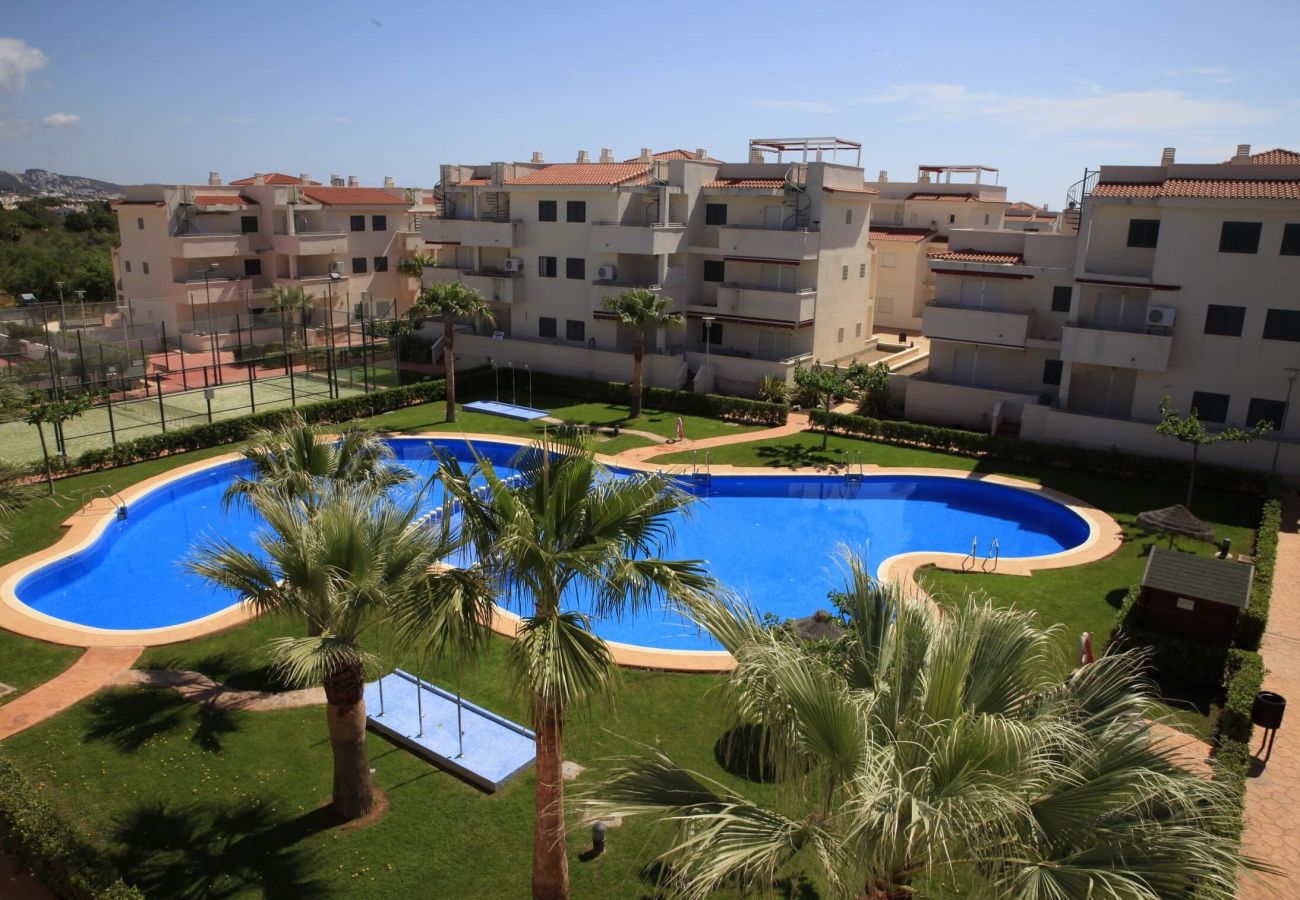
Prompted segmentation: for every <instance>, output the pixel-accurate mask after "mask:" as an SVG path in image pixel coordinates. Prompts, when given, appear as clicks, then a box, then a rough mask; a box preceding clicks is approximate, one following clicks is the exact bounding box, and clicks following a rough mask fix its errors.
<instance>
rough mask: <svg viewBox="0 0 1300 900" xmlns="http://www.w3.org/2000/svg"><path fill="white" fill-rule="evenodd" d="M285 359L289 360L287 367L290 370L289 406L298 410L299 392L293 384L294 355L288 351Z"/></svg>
mask: <svg viewBox="0 0 1300 900" xmlns="http://www.w3.org/2000/svg"><path fill="white" fill-rule="evenodd" d="M284 358H285V359H286V360H288V363H287V367H288V369H289V405H290V406H291V407H293V408H294V409H297V408H298V391H297V389H296V388H295V387H294V383H293V354H292V353H289V352H287V349H286V352H285V354H284Z"/></svg>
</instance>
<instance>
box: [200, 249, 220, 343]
mask: <svg viewBox="0 0 1300 900" xmlns="http://www.w3.org/2000/svg"><path fill="white" fill-rule="evenodd" d="M217 265H218V264H217V263H208V264H207V266H206V267H205V268H204V269H203V302H204V305H205V306H206V307H207V309H206V312H207V315H208V331H209V333H210V332H212V331H213V330H214V329H213V327H212V287H211V283H210V282H209V281H208V279H209V277H210V276H211V275H212V273H213V272H215V271H216V270H217Z"/></svg>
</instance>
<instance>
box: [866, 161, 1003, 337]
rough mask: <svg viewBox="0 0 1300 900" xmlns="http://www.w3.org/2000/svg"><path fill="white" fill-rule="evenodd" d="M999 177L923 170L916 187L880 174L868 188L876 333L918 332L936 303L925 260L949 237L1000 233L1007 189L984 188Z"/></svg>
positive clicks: (949, 168) (982, 169) (978, 169)
mask: <svg viewBox="0 0 1300 900" xmlns="http://www.w3.org/2000/svg"><path fill="white" fill-rule="evenodd" d="M997 175H998V170H997V169H994V168H991V167H989V166H979V165H926V166H920V167H919V168H918V170H917V176H916V180H915V181H891V180H890V179H889V173H888V172H884V171H882V172H881V173H880V174H879V176H878V177H877V178H876V180H875V181H873V182H870V183H868V184H867V187H869V188H871V189H872V190H874V191H876V192H877V196H875V197H874V198H873V202H872V205H871V231H872V236H871V247H872V249H873V250H874V251H875V265H876V267H877V270H876V325H877V328H878V329H879V330H881V331H895V330H897V331H909V332H917V331H920V330H921V316H922V312H923V311H924V309H925V304H926V303H928V302H929V301H930V300H931V299H933V298H934V279H933V277H932V276H931V274H930V271H929V266H928V259H929V257H930V256H932V255H934V254H936V253H941V252H943V250H944V249H945V246H944V245H945V244H946V243H947V240H948V233H949V232H950V231H952V230H955V229H964V228H994V229H996V228H1001V227H1003V214H1004V212H1005V210H1006V209H1007V205H1008V204H1007V189H1006V187H1004V186H1002V185H998V184H989V183H987V179H989V178H994V179H996V177H997ZM954 178H955V179H957V180H956V181H954ZM963 179H964V180H963Z"/></svg>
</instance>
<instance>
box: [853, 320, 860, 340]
mask: <svg viewBox="0 0 1300 900" xmlns="http://www.w3.org/2000/svg"><path fill="white" fill-rule="evenodd" d="M853 336H854V337H862V323H861V322H859V323H858V324H856V325H854V326H853Z"/></svg>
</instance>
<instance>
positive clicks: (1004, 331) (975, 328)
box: [921, 302, 1030, 347]
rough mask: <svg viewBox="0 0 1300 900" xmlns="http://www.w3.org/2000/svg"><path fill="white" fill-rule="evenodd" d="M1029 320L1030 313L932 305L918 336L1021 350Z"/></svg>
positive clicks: (925, 313) (926, 308) (939, 304)
mask: <svg viewBox="0 0 1300 900" xmlns="http://www.w3.org/2000/svg"><path fill="white" fill-rule="evenodd" d="M1029 320H1030V314H1029V313H1026V312H1019V311H1017V310H1010V309H995V308H993V307H984V306H957V305H948V304H943V303H933V302H932V303H929V304H927V305H926V307H925V312H924V314H923V317H922V319H921V333H922V334H923V335H925V336H926V337H928V338H934V339H938V340H946V341H965V342H967V343H972V344H996V345H999V346H1003V347H1024V346H1025V339H1026V338H1027V337H1028V334H1029Z"/></svg>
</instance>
